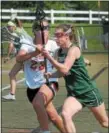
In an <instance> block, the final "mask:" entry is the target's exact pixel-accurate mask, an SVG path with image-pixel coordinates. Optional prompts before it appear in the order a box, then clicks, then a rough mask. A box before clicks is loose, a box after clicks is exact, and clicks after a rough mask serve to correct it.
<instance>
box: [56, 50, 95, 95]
mask: <svg viewBox="0 0 109 133" xmlns="http://www.w3.org/2000/svg"><path fill="white" fill-rule="evenodd" d="M67 53H68V52H64V51H63V50H62V49H59V51H58V61H59V62H60V63H63V62H64V60H65V58H66V56H67ZM64 79H65V84H66V88H67V92H68V94H71V93H72V95H74V96H77V95H81V94H83V93H86V92H89V91H91V90H93V89H94V85H93V83H92V81H91V79H90V77H89V75H88V72H87V69H86V66H85V63H84V59H83V56H82V55H81V56H80V58H79V59H76V60H75V63H74V64H73V66H72V67H71V69H70V71H69V73H68V75H66V76H64Z"/></svg>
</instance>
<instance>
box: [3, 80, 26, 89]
mask: <svg viewBox="0 0 109 133" xmlns="http://www.w3.org/2000/svg"><path fill="white" fill-rule="evenodd" d="M24 80H25V78H23V79H21V80H18V81H17V82H16V83H17V84H19V83H21V82H23V81H24ZM9 88H10V85H7V86H5V87H3V88H2V89H1V91H3V90H6V89H9Z"/></svg>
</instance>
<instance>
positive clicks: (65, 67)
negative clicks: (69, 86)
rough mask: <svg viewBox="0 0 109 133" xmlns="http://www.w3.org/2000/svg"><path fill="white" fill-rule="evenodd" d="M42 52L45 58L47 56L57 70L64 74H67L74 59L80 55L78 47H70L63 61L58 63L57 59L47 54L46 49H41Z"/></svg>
mask: <svg viewBox="0 0 109 133" xmlns="http://www.w3.org/2000/svg"><path fill="white" fill-rule="evenodd" d="M43 54H44V56H45V57H46V58H48V60H49V61H50V62H51V63H52V64H53V65H54V66H55V68H56V69H57V70H59V71H60V72H61V73H63V74H64V75H67V74H68V72H69V70H70V68H71V67H72V65H73V64H74V62H75V60H76V59H77V58H79V57H80V54H81V53H80V49H79V48H78V47H72V48H70V49H69V51H68V54H67V57H66V59H65V61H64V63H59V62H58V61H56V60H55V59H54V58H53V57H51V56H50V55H49V53H47V51H44V50H43Z"/></svg>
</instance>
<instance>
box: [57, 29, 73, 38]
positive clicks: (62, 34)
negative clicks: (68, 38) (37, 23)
mask: <svg viewBox="0 0 109 133" xmlns="http://www.w3.org/2000/svg"><path fill="white" fill-rule="evenodd" d="M71 32H72V30H71V28H69V29H68V30H67V31H66V32H60V33H59V32H55V34H54V36H55V37H56V38H58V37H62V36H65V35H67V34H69V33H71Z"/></svg>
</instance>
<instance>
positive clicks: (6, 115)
mask: <svg viewBox="0 0 109 133" xmlns="http://www.w3.org/2000/svg"><path fill="white" fill-rule="evenodd" d="M84 57H85V58H87V59H89V60H90V61H91V62H92V65H91V66H90V67H89V66H88V67H87V69H88V72H89V75H90V76H91V77H93V75H95V74H96V73H98V72H99V71H100V70H101V69H102V68H103V67H104V66H105V65H106V63H108V55H107V54H85V55H84ZM2 65H3V66H2V70H10V68H11V67H12V65H13V62H11V63H10V64H8V65H6V64H5V65H4V64H2ZM22 76H23V75H21V74H20V75H18V79H20V78H23V77H22ZM5 81H6V82H5ZM7 81H8V83H9V80H8V76H7V77H6V74H5V75H4V74H3V73H2V83H3V85H5V86H6V85H7ZM96 83H97V87H98V88H99V91H100V92H101V95H102V97H103V99H104V102H105V105H106V110H107V112H108V86H109V82H108V69H107V70H105V71H104V72H103V73H101V74H100V75H99V76H98V77H97V78H96ZM59 85H60V87H59V88H60V90H59V92H58V93H57V96H56V97H55V99H54V101H53V103H54V105H55V107H60V106H61V105H63V102H64V100H65V98H66V89H65V85H64V80H63V79H62V78H61V79H60V80H59ZM8 92H9V90H5V91H3V92H2V95H5V94H7V93H8ZM16 98H17V100H16V101H15V102H9V101H8V102H3V101H2V108H1V113H2V116H1V120H2V125H1V126H2V133H9V132H8V131H9V130H10V129H11V128H14V129H15V128H17V129H21V128H22V129H24V128H26V129H28V128H30V129H33V128H36V127H37V126H38V125H39V124H38V121H37V118H36V114H35V112H34V110H33V108H32V105H31V104H30V103H29V102H28V100H27V96H26V86H25V85H24V84H23V85H21V84H18V85H17V92H16ZM73 120H74V122H75V124H76V128H77V133H91V132H95V131H96V132H97V131H98V132H101V133H108V129H105V128H102V127H101V126H100V124H99V123H98V122H97V121H96V119H95V117H94V115H93V114H92V113H91V112H90V111H89V110H88V109H87V108H84V109H83V110H82V111H81V112H79V113H78V114H76V115H75V117H74V118H73ZM50 129H51V131H54V132H55V133H56V132H57V133H59V132H58V130H57V129H56V128H55V127H54V126H53V124H50ZM10 133H12V132H10ZM17 133H18V132H17ZM22 133H23V132H22Z"/></svg>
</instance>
